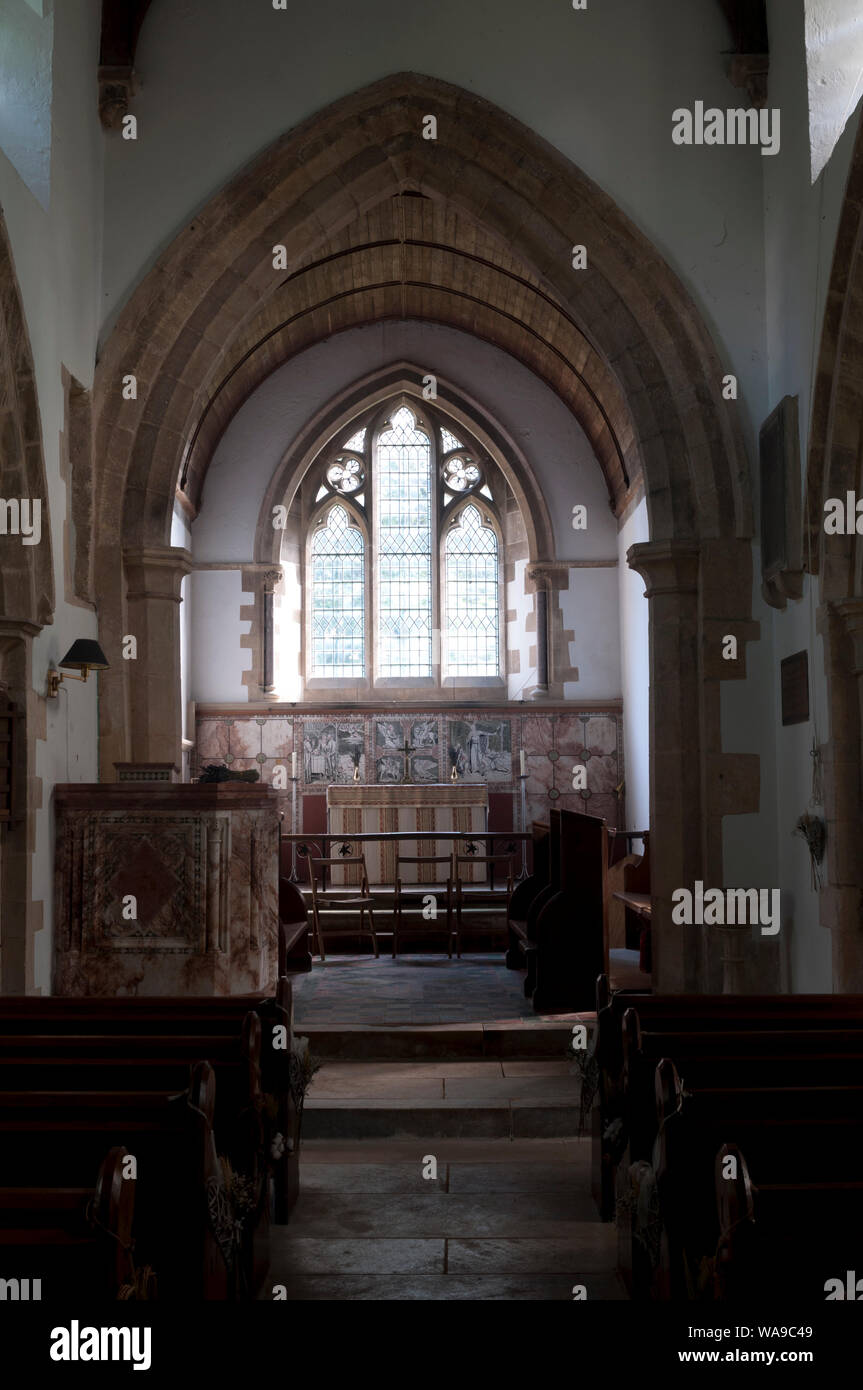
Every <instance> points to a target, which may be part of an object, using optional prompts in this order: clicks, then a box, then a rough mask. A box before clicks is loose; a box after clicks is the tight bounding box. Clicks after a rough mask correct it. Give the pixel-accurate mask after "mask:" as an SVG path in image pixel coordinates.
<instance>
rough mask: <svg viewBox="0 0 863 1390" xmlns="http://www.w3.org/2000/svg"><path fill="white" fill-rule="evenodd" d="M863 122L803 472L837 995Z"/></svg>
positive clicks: (860, 409) (861, 762)
mask: <svg viewBox="0 0 863 1390" xmlns="http://www.w3.org/2000/svg"><path fill="white" fill-rule="evenodd" d="M861 324H863V123H861V125H860V127H859V129H858V133H857V141H856V145H855V148H854V154H853V157H852V161H851V168H850V170H849V174H848V184H847V187H846V190H845V201H844V204H843V208H842V214H841V218H840V223H839V231H838V234H837V238H836V251H835V254H834V258H833V267H832V271H831V276H830V285H829V288H828V292H827V302H826V306H825V312H824V326H823V330H822V334H821V345H820V352H819V357H818V366H817V370H816V377H815V392H814V397H813V407H812V421H811V427H810V434H809V453H808V462H807V477H806V542H807V545H806V549H807V555H806V557H805V563H806V567H807V569H808V570H809V572H810V574H811V575H812V576H813V582H814V581H815V576H817V577H818V582H819V585H820V600H821V602H820V606H819V609H818V631H819V632H820V634H821V636H822V637H823V639H824V657H825V666H826V677H827V695H828V707H829V710H830V731H829V738H828V739H827V742H826V743H825V744H823V745H822V748H821V754H822V760H823V770H824V803H825V810H826V819H827V857H826V882H825V886H824V887H823V888H822V890H821V894H820V912H821V922H822V925H823V926H825V927H828V928H829V929H830V931H831V932H832V938H833V984H834V988H835V989H836V990H837V992H842V993H852V992H859V991H860V990H863V856H861V853H860V845H861V840H863V799H861V786H863V756H861V739H863V541H861V538H860V537H859V536H857V535H844V536H843V535H836V536H832V535H831V536H828V535H826V534H825V531H824V525H823V522H824V503H825V502H826V501H827V499H828V498H831V497H838V498H841V499H842V500H843V503H844V501H845V496H846V493H848V492H854V493H856V495H857V497H860V496H861V493H863V477H861V460H863V380H861V375H860V361H861V357H863V331H861Z"/></svg>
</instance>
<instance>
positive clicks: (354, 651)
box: [311, 507, 365, 677]
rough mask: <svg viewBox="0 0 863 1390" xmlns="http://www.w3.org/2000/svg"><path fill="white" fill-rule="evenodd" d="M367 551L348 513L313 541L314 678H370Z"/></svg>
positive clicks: (335, 515) (335, 516) (337, 510)
mask: <svg viewBox="0 0 863 1390" xmlns="http://www.w3.org/2000/svg"><path fill="white" fill-rule="evenodd" d="M364 551H365V546H364V543H363V535H362V532H361V531H360V529H359V527H358V526H351V524H350V521H349V519H348V514H347V512H346V511H345V509H344V507H333V508H332V510H331V511H330V514H329V516H328V517H327V524H326V526H321V527H319V528H318V530H317V531H316V533H315V537H314V540H313V541H312V642H311V646H312V675H313V676H354V677H362V676H363V675H364V673H365V563H364Z"/></svg>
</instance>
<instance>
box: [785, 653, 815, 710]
mask: <svg viewBox="0 0 863 1390" xmlns="http://www.w3.org/2000/svg"><path fill="white" fill-rule="evenodd" d="M779 670H780V676H781V682H782V723H783V724H805V722H806V720H807V719H808V718H809V654H808V652H795V653H794V655H793V656H786V658H785V660H784V661H782V662H780V665H779Z"/></svg>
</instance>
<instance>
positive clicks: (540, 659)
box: [527, 565, 551, 700]
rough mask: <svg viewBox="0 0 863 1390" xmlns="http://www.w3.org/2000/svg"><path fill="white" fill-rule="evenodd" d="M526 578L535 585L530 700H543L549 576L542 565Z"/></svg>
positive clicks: (546, 685)
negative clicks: (533, 679) (533, 681)
mask: <svg viewBox="0 0 863 1390" xmlns="http://www.w3.org/2000/svg"><path fill="white" fill-rule="evenodd" d="M527 577H528V579H529V580H531V582H532V583H533V584H534V585H535V592H536V688H535V689H534V691H533V693H532V695H531V697H530V698H531V699H532V700H545V699H547V698H548V694H549V659H548V653H549V641H548V624H549V594H550V593H551V574H550V573H549V572H548V570H546V569H544V568H543V566H542V565H534V566H532V567H531V568H530V569H528V571H527Z"/></svg>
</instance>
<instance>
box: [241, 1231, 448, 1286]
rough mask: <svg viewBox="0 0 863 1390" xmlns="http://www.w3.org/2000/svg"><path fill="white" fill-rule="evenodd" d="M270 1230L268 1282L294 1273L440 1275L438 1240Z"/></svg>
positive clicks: (280, 1280)
mask: <svg viewBox="0 0 863 1390" xmlns="http://www.w3.org/2000/svg"><path fill="white" fill-rule="evenodd" d="M288 1232H289V1228H288V1227H284V1228H282V1229H281V1230H280V1229H279V1228H271V1236H270V1245H271V1260H270V1273H269V1277H268V1282H270V1283H273V1284H279V1283H284V1282H285V1280H286V1279H288V1278H289V1277H290V1276H292V1275H296V1274H315V1275H320V1274H336V1275H343V1274H435V1273H436V1274H442V1273H443V1271H444V1242H443V1241H442V1240H314V1239H308V1240H307V1239H304V1238H303V1237H301V1236H296V1235H294V1236H290V1235H289V1234H288Z"/></svg>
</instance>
